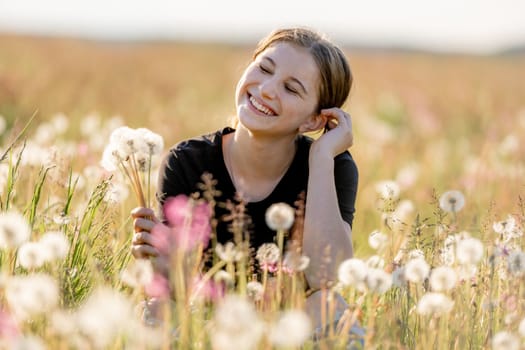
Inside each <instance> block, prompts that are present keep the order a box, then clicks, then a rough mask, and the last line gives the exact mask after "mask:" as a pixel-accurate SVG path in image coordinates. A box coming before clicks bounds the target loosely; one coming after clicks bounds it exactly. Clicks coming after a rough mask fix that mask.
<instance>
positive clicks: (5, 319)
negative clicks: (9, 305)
mask: <svg viewBox="0 0 525 350" xmlns="http://www.w3.org/2000/svg"><path fill="white" fill-rule="evenodd" d="M18 335H20V330H19V329H18V326H17V324H16V322H15V320H14V318H13V317H11V315H10V314H8V313H7V312H4V311H3V310H0V339H15V338H16V337H17V336H18Z"/></svg>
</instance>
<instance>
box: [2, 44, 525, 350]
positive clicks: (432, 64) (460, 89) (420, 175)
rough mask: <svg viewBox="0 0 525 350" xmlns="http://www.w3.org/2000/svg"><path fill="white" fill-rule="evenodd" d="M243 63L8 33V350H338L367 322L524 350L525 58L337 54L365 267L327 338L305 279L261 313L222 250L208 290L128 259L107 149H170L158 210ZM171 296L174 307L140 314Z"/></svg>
mask: <svg viewBox="0 0 525 350" xmlns="http://www.w3.org/2000/svg"><path fill="white" fill-rule="evenodd" d="M254 45H255V43H254ZM252 49H253V48H252V47H248V46H241V45H238V46H236V45H220V44H204V43H200V44H197V43H183V42H181V43H177V42H153V43H152V42H149V43H146V42H142V43H141V42H135V43H124V42H97V41H85V40H84V41H82V40H73V39H58V38H36V37H23V36H13V35H0V154H1V155H2V156H1V158H0V264H1V266H0V270H1V275H0V347H4V348H12V349H168V348H179V349H316V348H320V349H345V348H346V345H345V344H346V343H348V340H349V338H348V328H349V327H350V325H351V324H353V322H354V321H356V320H357V321H359V323H360V324H361V325H362V326H363V327H364V328H365V329H366V334H365V337H364V344H365V345H364V348H366V349H523V348H525V253H524V248H525V244H524V243H523V230H524V229H525V56H520V55H508V56H496V55H494V56H470V55H452V54H431V53H423V52H408V51H407V52H401V51H398V52H394V51H387V50H364V49H360V50H359V49H354V48H351V47H347V48H345V50H346V53H347V55H348V58H349V61H350V64H351V68H352V71H353V74H354V85H353V88H352V91H351V96H350V99H349V100H348V102H347V104H346V106H345V109H346V110H347V111H349V112H350V114H351V115H352V122H353V127H354V135H355V142H354V146H352V148H351V149H350V152H351V154H352V156H353V157H354V159H355V160H356V163H357V165H358V168H359V189H358V196H357V202H356V214H355V220H354V224H353V241H354V250H355V256H354V259H350V260H348V261H346V262H345V264H342V265H341V268H340V270H339V281H338V283H336V284H334V285H333V286H332V287H331V288H330V289H326V290H323V296H324V297H326V298H327V300H331V299H330V298H331V296H332V294H333V293H334V292H336V291H337V292H339V293H341V294H342V295H343V296H344V297H345V299H346V300H347V301H348V303H349V304H350V306H351V310H350V311H351V312H350V313H348V314H347V315H345V316H346V318H343V319H342V320H341V321H340V322H338V323H337V325H336V326H334V327H333V328H331V329H329V330H328V331H327V335H326V337H324V338H323V339H322V340H320V341H314V340H313V339H312V338H311V337H310V336H309V335H310V334H311V331H312V325H311V324H309V323H308V322H307V320H305V319H304V318H303V317H302V316H304V314H302V312H301V306H302V305H303V303H304V297H305V296H304V292H303V291H302V290H300V288H297V286H296V284H295V283H296V282H297V281H300V280H301V268H299V267H296V268H295V269H292V272H290V271H288V272H286V273H285V272H283V269H278V270H277V271H276V272H273V273H270V275H272V276H269V277H275V278H277V277H278V278H279V280H281V279H282V283H283V284H284V285H285V287H286V288H283V291H282V292H280V293H277V294H282V295H281V296H280V297H279V298H278V299H279V300H280V302H276V301H275V300H270V302H268V300H267V299H268V295H266V294H265V291H266V288H269V287H268V286H267V284H266V281H256V280H253V278H252V277H251V276H247V275H246V273H244V274H243V273H242V271H245V266H244V267H243V266H242V265H243V263H246V262H245V261H244V259H236V258H233V257H232V256H230V255H228V254H224V249H226V248H225V247H219V249H216V250H215V251H216V252H217V259H216V260H217V265H215V266H216V268H215V269H213V271H212V272H213V274H211V273H210V274H208V275H205V276H204V278H203V276H200V278H202V279H201V280H199V282H196V283H195V285H196V286H197V287H195V286H193V287H192V286H190V285H188V284H187V283H186V282H187V281H189V280H193V278H194V277H195V278H196V277H197V274H195V276H193V275H191V276H186V278H187V279H186V280H184V279H182V280H177V281H159V278H158V276H154V275H153V273H152V271H151V265H148V264H139V263H137V261H136V260H134V259H133V258H130V249H129V248H130V240H131V237H132V233H133V232H132V231H133V229H132V221H131V218H130V211H131V209H132V208H134V207H136V206H138V204H139V202H138V201H137V196H136V195H135V193H134V192H133V186H132V184H131V183H130V181H129V179H128V178H126V177H125V176H124V175H123V174H122V173H121V172H119V171H114V172H112V171H109V170H108V169H107V168H104V167H103V166H102V165H101V160H102V158H103V152H104V150H105V148H106V147H107V146H108V144H109V142H110V135H111V134H112V132H113V131H114V130H116V129H118V128H123V127H128V128H131V129H138V128H146V129H148V130H149V131H151V132H152V133H154V134H156V136H158V137H160V138H161V139H162V140H163V141H162V142H163V145H162V146H163V148H162V150H160V153H155V154H151V155H152V156H154V157H153V159H150V161H151V163H150V164H151V165H152V166H151V170H150V171H146V172H142V173H140V174H138V173H137V174H138V175H137V176H138V177H137V178H136V179H137V181H138V182H139V183H140V185H141V186H142V188H143V189H144V194H145V197H146V201H147V202H149V203H150V204H151V199H150V198H151V196H152V193H153V192H154V190H155V188H154V185H151V183H150V182H148V176H151V177H152V178H155V176H156V165H158V162H156V161H157V157H158V156H160V154H162V153H163V152H166V151H167V150H168V149H169V147H170V146H171V145H173V144H175V143H176V142H178V141H180V140H182V139H185V138H187V137H190V136H196V135H200V134H204V133H207V132H211V131H214V130H216V129H218V128H220V127H222V126H223V125H225V124H227V123H228V118H229V117H230V116H231V115H232V114H233V113H234V91H235V84H236V82H237V79H238V78H239V76H240V74H241V73H242V71H243V69H244V67H245V65H246V64H247V63H248V62H249V60H250V58H251V50H252ZM139 178H140V179H139ZM152 183H154V181H152ZM151 205H153V204H151ZM237 243H238V245H237V246H236V247H233V248H232V247H230V248H231V249H234V250H235V249H240V246H241V244H240V242H237ZM202 249H203V247H202V246H199V245H197V247H193V249H192V251H191V254H190V255H191V259H190V260H191V262H192V263H193V264H195V265H198V262H199V257H200V256H201V255H202ZM221 249H223V250H221ZM226 255H227V256H226ZM241 255H242V254H241ZM179 258H180V259H182V258H181V257H177V258H176V259H179ZM284 258H285V256H284V252H282V251H281V252H280V258H279V260H278V265H279V266H281V267H282V265H281V264H284V260H285V259H284ZM176 259H175V260H176ZM175 263H176V261H174V266H175V265H176V264H175ZM174 269H177V267H174ZM177 272H179V273H180V274H183V273H186V272H184V271H179V270H177ZM184 281H186V282H184ZM211 282H213V286H214V288H218V287H217V286H220V290H221V293H219V294H220V295H219V296H217V295H216V294H217V293H211V294H213V295H212V296H210V295H208V294H207V295H200V294H199V293H200V292H202V289H203V288H204V287H202V286H203V285H206V289H207V290H208V289H209V288H211V287H210V286H209V284H210V283H211ZM167 285H169V286H170V287H171V292H172V293H174V294H176V295H177V300H178V301H177V303H168V302H164V303H162V304H161V305H162V309H163V310H164V313H163V319H155V318H153V319H148V317H144V315H143V314H142V313H141V308H140V305H141V303H143V301H144V299H145V296H146V295H150V296H151V295H153V296H157V297H159V298H161V297H162V296H165V295H166V292H165V289H166V288H167V287H166V286H167ZM201 294H202V293H201ZM223 294H224V295H226V296H227V297H225V296H224V295H223ZM210 299H211V301H210ZM329 311H330V310H329ZM329 311H328V312H327V315H326V319H327V320H329V319H330V317H332V318H333V317H334V315H332V314H331V313H330V312H329ZM145 319H146V320H145ZM332 321H333V320H332ZM283 330H286V333H284V334H283ZM351 337H352V336H351Z"/></svg>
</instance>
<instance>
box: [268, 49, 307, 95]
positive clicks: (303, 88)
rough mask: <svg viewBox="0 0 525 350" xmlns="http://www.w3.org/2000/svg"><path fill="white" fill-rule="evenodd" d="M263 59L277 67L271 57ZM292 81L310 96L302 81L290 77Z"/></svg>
mask: <svg viewBox="0 0 525 350" xmlns="http://www.w3.org/2000/svg"><path fill="white" fill-rule="evenodd" d="M263 59H265V60H268V61H270V63H271V64H272V65H273V66H274V67H275V61H274V60H272V59H271V58H270V57H268V56H266V57H264V58H263ZM290 79H291V80H293V81H294V82H295V83H297V84H298V85H299V86H300V87H301V89H302V90H303V92H304V93H305V94H308V91H307V90H306V88H305V87H304V85H303V83H301V81H300V80H299V79H297V78H295V77H290Z"/></svg>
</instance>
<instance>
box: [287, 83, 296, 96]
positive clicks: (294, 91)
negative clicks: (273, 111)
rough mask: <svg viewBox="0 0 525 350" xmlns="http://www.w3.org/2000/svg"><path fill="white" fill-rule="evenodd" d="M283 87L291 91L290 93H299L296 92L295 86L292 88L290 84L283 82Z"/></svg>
mask: <svg viewBox="0 0 525 350" xmlns="http://www.w3.org/2000/svg"><path fill="white" fill-rule="evenodd" d="M284 88H285V89H286V90H287V91H289V92H291V93H293V94H298V93H299V92H298V91H297V90H296V89H295V88H293V87H292V86H291V85H288V84H285V85H284Z"/></svg>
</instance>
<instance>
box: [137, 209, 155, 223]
mask: <svg viewBox="0 0 525 350" xmlns="http://www.w3.org/2000/svg"><path fill="white" fill-rule="evenodd" d="M131 216H132V217H133V218H150V219H151V220H153V221H155V222H158V221H159V220H158V219H157V217H156V216H155V212H154V211H153V209H151V208H145V207H137V208H134V209H133V210H131Z"/></svg>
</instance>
